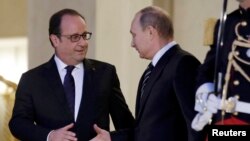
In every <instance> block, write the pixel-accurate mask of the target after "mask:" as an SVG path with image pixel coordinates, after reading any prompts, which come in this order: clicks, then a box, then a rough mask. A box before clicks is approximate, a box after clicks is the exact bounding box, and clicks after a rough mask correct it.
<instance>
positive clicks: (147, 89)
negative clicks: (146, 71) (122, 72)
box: [136, 45, 179, 120]
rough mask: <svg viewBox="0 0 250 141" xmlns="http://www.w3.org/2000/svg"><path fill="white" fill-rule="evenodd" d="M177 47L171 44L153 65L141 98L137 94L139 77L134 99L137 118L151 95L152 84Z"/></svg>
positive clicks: (159, 75)
mask: <svg viewBox="0 0 250 141" xmlns="http://www.w3.org/2000/svg"><path fill="white" fill-rule="evenodd" d="M178 49H179V46H178V45H175V46H173V47H172V48H170V49H169V50H168V51H167V52H165V54H164V55H163V56H162V57H161V59H160V60H159V61H158V63H157V64H156V66H155V67H154V69H153V71H152V72H151V76H150V78H149V80H148V82H147V86H146V87H145V90H144V93H143V97H142V98H140V97H139V96H138V95H140V90H139V89H140V88H141V83H142V82H141V81H142V78H141V80H140V85H139V89H138V93H137V100H136V101H137V102H136V111H138V112H136V116H137V120H139V119H140V117H141V114H142V112H143V110H144V107H145V104H146V102H147V100H148V98H149V97H150V95H153V92H152V87H153V86H154V84H155V83H156V81H157V80H158V79H159V78H160V77H161V74H162V71H163V69H164V68H165V67H166V66H167V64H168V62H169V61H170V60H171V58H172V56H173V55H174V54H175V53H176V51H177V50H178Z"/></svg>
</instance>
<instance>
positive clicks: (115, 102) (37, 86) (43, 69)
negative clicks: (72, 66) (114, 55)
mask: <svg viewBox="0 0 250 141" xmlns="http://www.w3.org/2000/svg"><path fill="white" fill-rule="evenodd" d="M83 63H84V82H83V95H82V100H81V104H80V108H79V113H78V118H77V121H76V122H75V126H74V128H73V129H72V130H73V131H74V132H75V133H76V135H77V138H78V141H88V140H90V139H91V138H93V137H95V136H96V133H95V131H94V130H93V124H94V123H96V124H98V125H99V126H100V127H101V128H103V129H106V130H109V124H110V121H109V114H110V115H111V117H112V120H113V122H114V126H115V128H116V129H117V130H119V129H123V128H129V127H132V126H133V122H134V119H133V116H132V114H131V112H130V111H129V109H128V106H127V104H126V103H125V99H124V97H123V95H122V92H121V89H120V83H119V80H118V77H117V74H116V70H115V67H114V66H113V65H110V64H107V63H104V62H100V61H96V60H90V59H85V60H84V62H83ZM72 122H74V117H73V114H71V112H70V110H69V108H68V105H67V101H66V97H65V93H64V89H63V85H62V82H61V79H60V76H59V73H58V70H57V67H56V63H55V61H54V59H53V57H52V58H51V59H50V61H49V62H47V63H45V64H43V65H41V66H39V67H37V68H34V69H32V70H30V71H28V72H26V73H24V74H23V75H22V77H21V79H20V82H19V85H18V88H17V92H16V100H15V105H14V109H13V115H12V118H11V120H10V123H9V127H10V130H11V132H12V134H13V135H14V136H15V137H17V138H18V139H20V140H23V141H46V137H47V135H48V133H49V132H50V131H51V130H54V129H58V128H61V127H64V126H66V125H67V124H69V123H72Z"/></svg>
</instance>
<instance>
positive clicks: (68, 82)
mask: <svg viewBox="0 0 250 141" xmlns="http://www.w3.org/2000/svg"><path fill="white" fill-rule="evenodd" d="M74 68H75V67H74V66H67V67H65V69H66V70H67V73H66V75H65V77H64V82H63V86H64V90H65V93H66V98H67V100H68V104H69V108H70V111H71V112H72V113H73V114H74V111H75V110H74V109H75V82H74V78H73V76H72V74H71V73H72V70H73V69H74Z"/></svg>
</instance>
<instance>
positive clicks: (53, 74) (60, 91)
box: [44, 56, 74, 119]
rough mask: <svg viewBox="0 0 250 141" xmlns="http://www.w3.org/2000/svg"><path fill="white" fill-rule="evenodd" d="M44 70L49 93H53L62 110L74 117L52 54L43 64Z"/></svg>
mask: <svg viewBox="0 0 250 141" xmlns="http://www.w3.org/2000/svg"><path fill="white" fill-rule="evenodd" d="M45 67H46V68H45V69H46V70H45V71H44V75H45V78H47V80H48V81H47V83H48V84H49V86H50V88H51V93H52V94H54V95H55V100H56V101H58V102H59V103H60V104H61V105H62V108H63V109H64V111H65V112H66V113H67V114H68V115H70V116H71V118H72V119H74V116H73V115H72V114H71V112H70V109H69V107H68V104H67V99H66V96H65V93H64V88H63V85H62V82H61V79H60V75H59V72H58V70H57V66H56V63H55V61H54V56H53V57H52V58H51V59H50V60H49V62H48V63H47V64H46V66H45Z"/></svg>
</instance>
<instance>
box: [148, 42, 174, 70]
mask: <svg viewBox="0 0 250 141" xmlns="http://www.w3.org/2000/svg"><path fill="white" fill-rule="evenodd" d="M176 44H177V43H176V42H175V41H172V42H170V43H168V44H166V45H165V46H164V47H162V48H161V49H160V50H159V51H158V52H157V53H156V54H155V56H154V57H153V59H152V65H153V66H154V67H155V66H156V64H157V63H158V61H159V60H160V58H161V57H162V56H163V54H165V52H167V51H168V50H169V49H170V48H172V47H173V46H174V45H176Z"/></svg>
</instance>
